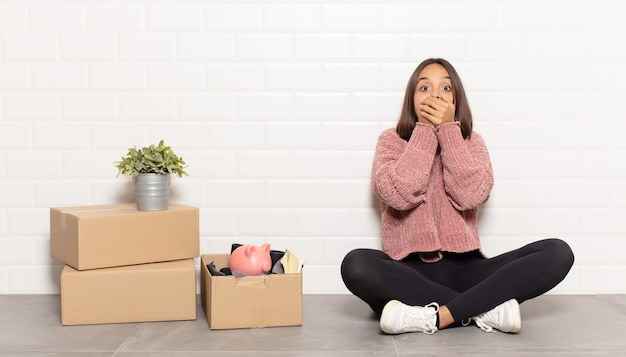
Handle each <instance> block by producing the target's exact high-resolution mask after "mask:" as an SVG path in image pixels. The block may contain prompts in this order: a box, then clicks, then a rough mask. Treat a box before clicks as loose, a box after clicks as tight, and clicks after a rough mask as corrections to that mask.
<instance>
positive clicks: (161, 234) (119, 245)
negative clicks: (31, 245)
mask: <svg viewBox="0 0 626 357" xmlns="http://www.w3.org/2000/svg"><path fill="white" fill-rule="evenodd" d="M198 222H199V209H198V208H196V207H189V206H183V205H176V204H170V205H169V208H168V209H167V210H164V211H137V206H136V205H135V204H134V203H129V204H115V205H98V206H80V207H65V208H51V209H50V255H51V256H52V257H53V258H56V259H58V260H60V261H61V262H63V263H65V264H67V265H69V266H71V267H73V268H74V269H77V270H88V269H98V268H108V267H118V266H124V265H134V264H144V263H156V262H163V261H170V260H180V259H188V258H197V257H198V256H200V228H199V223H198Z"/></svg>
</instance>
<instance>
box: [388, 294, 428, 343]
mask: <svg viewBox="0 0 626 357" xmlns="http://www.w3.org/2000/svg"><path fill="white" fill-rule="evenodd" d="M438 311H439V304H437V303H436V302H432V303H430V304H428V305H426V306H424V307H421V306H409V305H406V304H403V303H401V302H400V301H398V300H391V301H389V302H388V303H387V304H386V305H385V308H383V313H382V315H381V317H380V329H381V330H383V332H385V333H388V334H392V335H395V334H399V333H405V332H424V333H427V334H433V333H435V332H437V312H438Z"/></svg>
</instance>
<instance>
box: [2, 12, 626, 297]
mask: <svg viewBox="0 0 626 357" xmlns="http://www.w3.org/2000/svg"><path fill="white" fill-rule="evenodd" d="M624 17H626V4H625V3H623V2H621V1H617V0H615V1H608V0H607V1H565V0H553V1H547V2H544V1H522V0H519V1H516V0H506V1H495V0H484V1H478V2H471V3H469V2H465V1H451V0H450V1H447V0H443V1H419V0H418V1H402V0H392V1H373V0H365V1H356V0H345V1H331V0H326V1H324V0H320V1H308V0H298V1H286V0H284V1H280V0H277V1H256V0H250V1H246V0H244V1H174V0H172V1H148V0H146V1H133V0H130V1H123V2H115V1H104V0H102V1H99V0H86V1H62V0H59V1H49V2H42V1H34V0H33V1H30V0H25V1H2V2H0V294H40V293H57V292H58V291H59V281H58V280H59V272H60V269H61V264H60V263H59V262H58V261H55V260H53V259H51V258H50V257H49V213H48V212H49V208H50V207H61V206H73V205H94V204H106V203H118V202H129V201H132V199H133V198H132V189H131V186H130V182H129V180H128V179H126V178H116V177H115V176H116V170H115V169H114V167H113V162H114V161H116V160H118V159H119V158H120V157H121V156H122V155H123V154H124V153H125V152H126V149H127V148H128V147H131V146H133V145H137V146H144V145H148V144H151V143H156V142H158V141H159V140H160V139H165V141H166V143H167V144H169V145H171V146H173V147H174V149H175V150H176V151H177V153H179V154H180V155H181V156H183V158H184V159H185V160H186V161H187V162H188V163H189V168H188V172H189V173H190V176H189V177H185V178H183V179H177V178H174V180H173V187H172V200H173V201H175V202H178V203H182V204H188V205H193V206H197V207H200V208H201V211H200V212H201V213H200V214H201V227H200V231H201V251H202V252H203V253H208V252H219V253H221V252H227V251H228V250H229V247H230V244H231V243H233V242H239V243H252V244H260V243H264V242H268V243H270V244H271V245H272V247H273V248H274V249H285V248H291V249H293V250H295V251H296V252H298V253H299V254H300V255H301V256H302V257H303V258H304V259H305V261H306V266H305V270H304V273H305V275H304V276H305V277H304V292H305V293H345V292H347V291H346V289H345V288H344V286H343V283H342V282H341V277H340V275H339V264H340V262H341V259H342V258H343V256H344V255H345V253H346V252H348V251H349V250H351V249H353V248H357V247H374V248H377V247H380V242H379V241H380V238H379V235H380V233H379V229H380V227H379V221H378V214H377V211H376V203H375V201H374V199H373V197H372V195H371V193H370V190H369V175H370V168H371V161H372V156H373V150H374V145H375V141H376V138H377V136H378V134H379V133H380V132H381V131H382V130H384V129H385V128H388V127H391V126H394V125H395V123H396V120H397V116H398V114H399V111H400V106H401V102H402V97H403V94H404V87H405V84H406V81H407V79H408V77H409V75H410V73H411V72H412V71H413V69H414V68H415V67H416V65H417V64H418V63H419V62H420V61H421V60H422V59H425V58H427V57H444V58H447V59H448V60H450V61H451V62H452V63H453V64H454V65H455V66H456V67H457V69H458V71H459V73H460V74H461V77H462V78H463V81H464V84H465V87H466V90H467V92H468V95H469V100H470V105H471V106H472V109H473V114H474V118H475V129H476V130H477V131H479V132H480V133H481V134H482V135H483V137H484V138H485V140H486V142H487V145H488V147H489V148H490V152H491V155H492V161H493V165H494V170H495V175H496V185H495V188H494V190H493V193H492V196H491V199H490V201H489V202H488V203H487V204H486V205H485V206H484V207H483V209H482V211H481V214H480V231H481V235H482V237H483V243H484V250H485V252H486V253H487V254H489V255H495V254H498V253H500V252H503V251H505V250H509V249H513V248H515V247H517V246H519V245H521V244H524V243H526V242H530V241H533V240H536V239H540V238H544V237H552V236H556V237H561V238H563V239H565V240H566V241H567V242H569V243H570V244H571V246H572V247H573V249H574V251H575V253H576V258H577V260H576V264H575V266H574V268H573V270H572V272H571V273H570V275H569V276H568V278H567V279H566V280H565V281H564V282H563V283H562V284H561V285H559V286H558V287H557V288H556V289H555V290H553V293H563V294H567V293H576V294H595V293H626V280H624V279H623V276H624V274H626V254H624V252H626V219H625V218H624V217H626V140H624V136H625V134H626V114H625V113H624V110H623V102H624V98H626V47H625V46H623V44H624V43H626V23H625V22H624V21H622V20H623V18H624Z"/></svg>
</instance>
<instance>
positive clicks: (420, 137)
mask: <svg viewBox="0 0 626 357" xmlns="http://www.w3.org/2000/svg"><path fill="white" fill-rule="evenodd" d="M371 180H372V181H371V187H372V190H373V192H374V194H375V195H376V196H377V197H378V199H379V200H380V206H381V221H382V238H383V250H384V251H385V252H386V253H387V254H388V255H389V256H390V257H392V258H393V259H397V260H400V259H402V258H404V257H406V256H407V255H409V254H411V253H414V252H418V253H420V257H421V259H422V260H424V261H427V262H432V261H437V260H439V259H441V252H442V251H445V252H455V253H462V252H468V251H472V250H476V249H480V239H479V237H478V227H477V219H476V208H477V207H478V206H479V205H481V204H482V203H484V202H485V201H487V199H488V198H489V193H490V192H491V188H492V187H493V170H492V167H491V161H490V160H489V153H488V151H487V147H486V146H485V143H484V141H483V139H482V137H481V136H480V135H479V134H478V133H476V132H473V133H472V135H471V138H470V139H467V140H465V139H463V136H462V134H461V128H460V126H459V123H457V122H454V123H446V124H442V125H440V126H438V127H437V128H436V129H435V128H433V127H432V126H430V125H426V124H423V123H417V125H416V126H415V129H414V130H413V133H412V135H411V138H410V139H409V141H408V142H407V141H405V140H404V139H402V138H401V137H400V136H399V135H398V133H397V132H396V130H395V129H388V130H385V131H384V132H382V133H381V135H380V136H379V138H378V143H377V145H376V154H375V157H374V164H373V167H372V178H371Z"/></svg>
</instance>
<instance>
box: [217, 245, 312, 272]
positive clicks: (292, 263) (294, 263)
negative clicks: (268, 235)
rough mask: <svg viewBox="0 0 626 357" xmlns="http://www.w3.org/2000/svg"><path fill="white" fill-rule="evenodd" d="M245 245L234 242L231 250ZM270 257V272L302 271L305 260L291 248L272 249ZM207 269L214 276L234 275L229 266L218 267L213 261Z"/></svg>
mask: <svg viewBox="0 0 626 357" xmlns="http://www.w3.org/2000/svg"><path fill="white" fill-rule="evenodd" d="M241 246H243V244H239V243H233V244H232V245H231V249H230V252H231V253H232V252H233V251H235V249H237V248H239V247H241ZM270 258H271V259H272V269H271V271H270V272H269V273H268V274H285V273H299V272H301V271H302V267H303V261H302V259H300V258H299V257H298V256H297V255H295V254H294V253H293V252H291V251H290V250H289V249H287V250H286V251H280V250H270ZM207 269H208V270H209V273H210V274H211V275H212V276H228V275H233V273H232V271H231V270H230V268H229V267H223V268H221V269H219V270H218V269H217V267H216V266H215V264H214V263H213V262H211V263H209V264H207Z"/></svg>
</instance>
